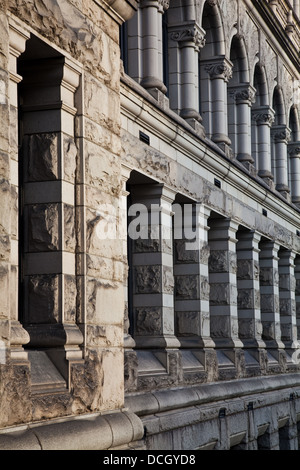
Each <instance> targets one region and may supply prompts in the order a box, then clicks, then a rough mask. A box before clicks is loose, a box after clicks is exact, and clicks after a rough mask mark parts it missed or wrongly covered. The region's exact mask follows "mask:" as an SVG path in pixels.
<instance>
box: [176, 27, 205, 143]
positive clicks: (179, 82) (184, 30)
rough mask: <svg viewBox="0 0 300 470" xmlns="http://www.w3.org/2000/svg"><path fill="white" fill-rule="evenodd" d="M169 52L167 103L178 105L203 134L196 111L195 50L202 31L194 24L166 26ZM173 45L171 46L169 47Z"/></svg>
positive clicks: (197, 99) (201, 41) (185, 116)
mask: <svg viewBox="0 0 300 470" xmlns="http://www.w3.org/2000/svg"><path fill="white" fill-rule="evenodd" d="M169 38H170V46H169V49H170V54H172V56H176V59H175V60H172V61H170V65H169V67H170V71H169V72H170V77H172V82H171V83H170V104H171V107H172V108H178V111H179V113H180V116H181V117H183V119H185V120H186V121H187V122H188V123H189V124H190V125H191V126H192V127H193V128H194V129H195V130H197V132H198V133H199V134H200V135H201V136H204V128H203V126H202V125H201V122H202V118H201V116H200V114H199V106H198V103H199V79H198V74H199V71H198V68H199V65H198V63H199V51H200V49H201V48H202V47H203V46H204V45H205V31H203V30H202V28H201V27H200V26H198V25H197V24H195V23H193V24H184V25H177V26H172V27H170V28H169ZM172 49H173V50H172Z"/></svg>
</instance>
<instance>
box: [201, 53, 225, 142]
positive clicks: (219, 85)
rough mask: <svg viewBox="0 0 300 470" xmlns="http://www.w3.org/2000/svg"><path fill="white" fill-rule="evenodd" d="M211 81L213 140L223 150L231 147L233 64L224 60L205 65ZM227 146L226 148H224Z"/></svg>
mask: <svg viewBox="0 0 300 470" xmlns="http://www.w3.org/2000/svg"><path fill="white" fill-rule="evenodd" d="M204 68H205V71H206V72H207V73H208V74H209V77H210V80H211V111H212V132H211V133H212V137H211V138H212V140H213V141H214V142H216V143H217V144H218V145H219V146H221V148H223V149H225V150H226V146H230V145H231V141H230V139H229V137H228V116H227V83H228V82H229V80H230V79H231V77H232V63H231V62H230V61H229V60H228V59H226V58H224V59H223V60H221V61H220V59H216V60H213V61H211V62H209V63H206V64H205V67H204ZM224 146H225V147H224Z"/></svg>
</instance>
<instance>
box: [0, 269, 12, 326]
mask: <svg viewBox="0 0 300 470" xmlns="http://www.w3.org/2000/svg"><path fill="white" fill-rule="evenodd" d="M9 278H10V269H9V264H7V263H5V262H1V263H0V317H2V318H7V316H8V313H9V295H8V292H9V288H10V285H9Z"/></svg>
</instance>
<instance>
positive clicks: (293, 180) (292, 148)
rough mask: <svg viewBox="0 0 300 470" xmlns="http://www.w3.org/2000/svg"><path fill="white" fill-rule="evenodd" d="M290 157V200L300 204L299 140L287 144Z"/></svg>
mask: <svg viewBox="0 0 300 470" xmlns="http://www.w3.org/2000/svg"><path fill="white" fill-rule="evenodd" d="M288 154H289V158H290V168H291V171H290V184H291V198H292V202H293V203H294V204H296V205H297V206H299V205H300V142H291V143H289V145H288Z"/></svg>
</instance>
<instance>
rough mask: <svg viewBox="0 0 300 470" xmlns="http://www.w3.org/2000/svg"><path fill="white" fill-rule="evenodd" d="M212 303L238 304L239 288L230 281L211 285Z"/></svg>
mask: <svg viewBox="0 0 300 470" xmlns="http://www.w3.org/2000/svg"><path fill="white" fill-rule="evenodd" d="M210 302H211V304H212V305H237V288H236V286H234V285H232V284H228V283H220V284H211V285H210Z"/></svg>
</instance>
